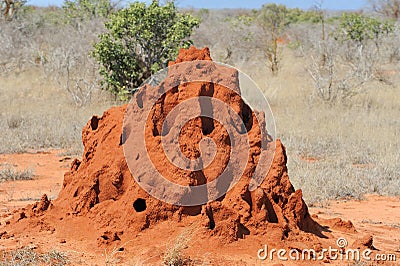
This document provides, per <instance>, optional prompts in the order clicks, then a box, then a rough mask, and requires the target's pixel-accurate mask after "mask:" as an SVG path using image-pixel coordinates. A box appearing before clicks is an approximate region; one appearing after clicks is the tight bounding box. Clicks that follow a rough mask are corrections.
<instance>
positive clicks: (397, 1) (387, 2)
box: [369, 0, 400, 20]
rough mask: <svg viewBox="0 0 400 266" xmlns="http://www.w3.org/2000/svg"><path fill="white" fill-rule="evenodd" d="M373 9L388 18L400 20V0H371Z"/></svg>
mask: <svg viewBox="0 0 400 266" xmlns="http://www.w3.org/2000/svg"><path fill="white" fill-rule="evenodd" d="M369 2H370V4H371V5H372V9H373V10H374V11H375V12H377V13H379V14H382V15H384V16H386V17H388V18H392V19H396V20H398V19H399V18H400V0H369Z"/></svg>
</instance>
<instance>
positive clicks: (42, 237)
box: [0, 150, 400, 265]
mask: <svg viewBox="0 0 400 266" xmlns="http://www.w3.org/2000/svg"><path fill="white" fill-rule="evenodd" d="M62 153H63V151H58V150H51V151H48V152H46V153H42V152H41V153H29V154H3V155H0V162H1V163H6V162H7V163H8V164H13V165H15V166H17V167H18V168H20V169H26V168H27V167H31V168H33V169H34V170H35V178H34V180H33V181H17V182H5V183H0V191H1V192H0V197H1V201H0V210H1V214H2V219H1V224H2V225H3V226H4V224H5V221H6V220H7V219H9V217H10V216H9V215H7V213H8V211H13V210H15V209H17V208H19V207H21V206H25V205H26V204H27V203H33V202H34V201H29V202H27V201H25V200H21V199H24V198H25V197H26V195H31V196H28V197H32V198H36V197H39V195H43V194H47V195H54V196H55V195H57V194H58V192H59V191H60V190H61V187H62V183H63V178H64V173H65V172H66V171H68V170H69V164H70V163H71V161H72V159H69V157H65V156H62V155H61V154H62ZM11 187H12V188H14V191H15V193H14V196H13V197H10V196H9V193H8V192H7V191H9V189H10V188H11ZM371 210H373V211H371ZM309 211H310V213H311V214H312V215H318V218H317V219H316V221H317V222H319V223H320V224H322V225H328V224H330V225H331V227H330V228H331V230H332V233H331V234H332V238H335V237H342V236H344V237H346V239H347V240H348V241H349V243H351V242H352V241H355V240H356V239H359V238H360V237H361V236H367V235H373V238H374V246H375V247H376V248H377V249H379V250H380V251H382V252H383V253H394V254H397V257H400V199H399V198H397V197H383V196H378V195H366V196H365V199H363V200H361V201H359V200H350V201H332V202H331V203H330V205H329V206H328V207H324V208H321V207H318V208H316V207H311V208H309ZM332 218H345V219H348V220H351V221H352V223H353V224H354V227H355V229H356V230H357V232H358V233H346V232H343V231H342V230H337V229H332V228H334V226H333V225H332V223H329V222H326V220H325V219H332ZM193 222H195V221H193ZM172 224H173V223H172ZM3 226H2V227H3ZM76 226H77V227H78V228H82V227H84V226H85V225H84V224H77V225H76ZM71 227H73V226H71ZM71 229H72V228H71ZM64 230H65V231H67V229H66V228H65V229H64ZM184 230H185V227H184V225H183V224H182V225H180V226H179V227H171V223H170V222H163V223H161V224H159V225H157V226H156V227H154V228H152V229H147V230H144V231H143V232H142V233H140V234H138V236H137V238H136V239H135V240H134V241H130V242H127V243H119V244H118V245H117V247H124V250H123V251H120V252H115V254H112V251H113V248H114V246H110V247H109V248H107V249H103V248H98V247H97V245H96V244H94V245H93V242H94V241H96V239H95V238H94V237H91V238H90V237H89V238H88V237H86V236H85V237H83V236H77V234H71V235H69V236H68V235H67V234H66V232H61V231H60V232H58V231H57V230H56V231H55V232H54V233H48V232H46V231H44V232H41V233H35V234H30V233H29V232H27V233H26V234H25V235H23V236H14V237H11V238H9V239H0V248H1V250H10V249H15V248H17V247H24V246H36V247H37V248H38V250H39V251H48V250H51V249H57V250H62V251H65V252H67V254H68V255H69V256H70V259H71V260H72V263H73V264H76V265H79V264H82V265H104V264H105V262H106V257H107V256H106V254H108V257H109V261H110V262H113V261H114V262H115V263H116V264H119V263H129V262H132V263H133V265H136V264H134V263H137V265H141V264H139V263H141V262H142V263H144V264H145V265H147V264H148V265H152V264H155V263H157V262H160V261H161V260H162V258H163V254H164V253H165V251H166V250H167V247H168V246H169V245H170V243H173V241H174V240H175V238H176V236H177V235H179V234H180V233H181V232H183V231H184ZM74 238H75V239H74ZM64 240H65V242H64ZM61 242H64V243H61ZM268 242H269V241H268V236H261V237H252V236H248V237H246V238H245V239H240V240H239V241H236V242H233V243H230V244H222V243H216V242H215V241H209V240H208V239H207V237H205V236H202V235H201V233H194V235H193V236H192V240H191V241H190V242H189V243H188V246H189V247H188V249H185V250H184V253H185V254H187V255H189V256H190V257H191V258H193V259H196V260H197V261H202V262H210V264H205V265H217V263H219V265H269V263H268V261H265V262H261V261H260V260H258V259H257V251H258V249H260V248H262V247H263V245H264V244H265V243H268ZM205 243H207V244H208V246H206V245H205ZM211 263H213V264H211ZM275 263H279V261H275ZM281 263H282V262H281ZM283 263H284V262H283ZM310 264H312V263H310ZM330 264H334V262H331V263H330ZM337 264H338V265H340V263H337ZM284 265H289V264H287V263H284ZM297 265H298V264H297ZM387 265H396V264H395V263H392V264H390V263H387Z"/></svg>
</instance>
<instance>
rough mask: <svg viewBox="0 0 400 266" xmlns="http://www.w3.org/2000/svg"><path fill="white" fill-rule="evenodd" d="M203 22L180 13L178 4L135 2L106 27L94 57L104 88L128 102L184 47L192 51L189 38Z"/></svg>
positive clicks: (97, 44) (155, 0) (96, 45)
mask: <svg viewBox="0 0 400 266" xmlns="http://www.w3.org/2000/svg"><path fill="white" fill-rule="evenodd" d="M199 23H200V20H199V19H197V18H195V17H193V16H191V15H189V14H182V13H179V12H178V10H177V8H176V6H175V4H174V2H168V3H166V4H165V5H160V3H159V1H157V0H153V2H152V3H151V4H150V5H149V6H146V3H143V2H134V3H132V4H131V5H130V6H129V7H128V8H124V9H121V10H119V11H118V12H116V13H114V14H112V15H111V16H110V19H109V21H107V22H106V23H105V26H106V29H107V32H106V33H104V34H101V35H100V36H99V38H100V40H99V42H98V43H96V44H95V45H94V51H93V55H94V57H95V58H96V59H97V61H98V62H99V63H100V74H101V75H102V76H103V79H104V82H103V85H104V88H105V89H107V90H109V91H111V92H112V93H114V94H116V95H118V96H119V97H120V98H121V99H126V98H127V97H128V95H129V93H132V92H134V89H135V88H137V87H138V86H140V85H141V84H142V82H143V81H144V80H146V79H147V78H148V77H150V76H151V74H152V73H154V72H155V71H158V70H159V69H161V68H163V67H165V66H167V64H168V62H169V61H170V60H172V59H173V58H174V57H175V56H176V55H177V53H178V51H179V49H180V48H181V47H189V46H190V45H191V44H192V41H191V40H190V39H188V38H189V36H190V35H191V34H192V31H193V29H194V28H195V27H196V26H198V25H199Z"/></svg>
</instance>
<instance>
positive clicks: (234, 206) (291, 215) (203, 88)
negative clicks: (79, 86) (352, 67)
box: [7, 47, 322, 244]
mask: <svg viewBox="0 0 400 266" xmlns="http://www.w3.org/2000/svg"><path fill="white" fill-rule="evenodd" d="M193 60H211V57H210V52H209V50H208V48H204V49H202V50H197V49H196V48H194V47H191V48H190V49H187V50H185V49H182V50H181V51H180V53H179V56H178V58H177V59H176V61H175V63H180V62H184V61H193ZM171 64H174V63H171ZM220 79H222V80H225V81H226V82H227V83H229V84H231V85H232V87H234V88H237V89H239V82H238V74H237V72H236V71H234V70H227V72H226V73H225V75H223V76H221V77H220ZM153 89H154V88H153ZM146 90H147V92H149V91H151V88H146ZM137 95H139V96H140V97H145V96H146V91H144V90H142V91H139V92H138V93H137ZM201 95H204V96H210V97H215V98H218V99H220V100H222V101H224V102H227V103H229V105H230V106H231V107H232V108H233V109H234V110H236V112H237V113H238V114H239V116H240V117H241V118H242V119H244V120H246V123H245V124H246V129H247V134H248V136H249V139H250V151H249V157H248V158H249V159H248V162H247V166H246V170H245V171H244V173H243V176H242V177H241V178H240V180H239V182H238V183H237V184H236V185H235V186H234V187H233V188H232V189H231V190H229V191H228V193H227V194H226V195H225V196H223V197H220V198H219V199H218V200H215V201H212V202H209V203H207V204H204V205H202V206H195V207H179V206H174V205H170V204H167V203H164V202H162V201H160V200H158V199H156V198H153V197H152V196H150V195H149V194H148V193H147V192H145V191H144V190H143V189H142V188H141V187H140V186H139V184H138V183H137V182H136V181H135V179H134V178H133V177H132V175H131V172H130V170H129V168H128V165H127V162H126V159H125V156H124V150H123V134H122V133H123V122H124V114H125V111H126V109H127V105H124V106H120V107H114V108H111V109H109V110H107V111H105V112H104V114H103V116H101V117H98V116H93V117H92V119H91V120H90V121H89V122H88V123H87V125H86V126H85V127H84V128H83V131H82V141H83V145H84V153H83V155H82V159H81V160H78V159H75V161H74V162H73V163H72V165H71V169H70V171H68V172H67V173H65V177H64V183H63V186H62V190H61V192H60V194H59V196H58V198H57V199H55V200H53V201H49V200H48V199H47V197H46V196H44V197H43V198H42V200H41V201H40V202H38V203H36V204H34V205H31V206H28V207H27V208H25V209H24V210H22V211H19V212H18V213H17V214H16V215H15V217H14V219H13V220H12V221H11V226H12V228H9V230H7V232H13V231H14V232H17V231H18V230H35V228H36V229H37V230H57V226H55V225H54V223H55V221H57V223H58V224H60V223H61V224H63V223H64V225H65V226H73V224H75V225H74V226H76V223H73V221H74V220H76V221H78V220H79V219H81V218H82V217H84V218H85V219H86V220H85V221H88V223H89V225H85V228H90V230H92V231H91V232H87V233H88V234H98V241H99V244H108V243H111V242H113V241H116V240H120V239H124V238H126V239H129V237H134V236H135V235H137V233H139V232H140V231H142V230H145V229H146V228H151V227H152V226H153V225H155V224H157V223H159V222H162V221H165V220H171V221H176V222H177V223H179V222H181V221H182V220H184V219H186V217H188V216H191V217H192V218H193V216H195V217H198V220H199V221H200V223H199V224H200V225H201V226H202V227H204V228H205V229H206V231H207V232H208V233H209V234H210V235H212V236H215V237H220V238H221V239H224V240H225V241H228V242H230V241H235V240H237V239H239V238H243V237H244V235H247V234H254V235H256V234H268V235H271V236H272V235H274V236H276V237H277V240H279V239H281V240H283V239H288V238H289V239H294V238H299V237H300V238H302V239H304V238H305V236H306V238H307V237H308V238H310V237H311V238H312V236H313V235H317V236H320V237H321V236H322V234H321V232H322V228H321V226H319V225H318V224H317V223H316V222H314V221H313V219H312V218H311V217H310V215H309V212H308V208H307V205H306V204H305V202H304V201H303V199H302V191H301V190H295V189H294V188H293V186H292V184H291V183H290V180H289V177H288V172H287V167H286V162H287V158H286V154H285V148H284V146H283V145H282V144H281V142H280V141H279V140H276V141H275V142H271V143H274V145H275V144H276V150H275V154H274V157H273V161H272V166H271V168H270V170H269V172H268V174H267V176H266V177H265V179H264V181H263V182H262V183H261V185H260V186H259V187H258V188H257V189H256V190H254V191H249V189H248V186H249V181H250V177H251V173H252V171H254V168H255V165H256V164H257V162H258V159H259V157H258V155H259V154H260V150H261V149H263V148H264V147H262V146H261V133H260V132H261V130H266V129H265V128H264V127H265V123H263V122H262V121H260V123H258V122H257V121H256V120H255V119H254V118H255V116H254V112H252V111H251V110H250V108H249V107H248V106H247V105H246V104H245V103H244V101H243V100H242V99H241V97H240V95H239V92H238V93H235V92H232V91H231V90H228V89H226V88H224V86H219V85H213V84H210V83H207V82H204V83H202V82H196V83H186V84H183V85H179V86H178V87H177V88H176V89H174V90H171V91H169V92H167V93H166V95H165V97H162V98H161V99H160V100H158V101H157V103H156V105H155V106H154V108H153V110H152V115H151V116H150V117H151V119H149V120H148V121H147V124H146V125H147V127H146V135H145V136H146V143H148V150H149V155H150V158H151V160H152V161H153V162H154V163H155V164H156V165H157V166H159V167H160V172H162V173H163V172H164V173H170V176H167V178H168V179H170V180H172V181H174V182H176V183H182V184H186V185H191V186H195V185H198V184H204V183H207V182H209V181H210V180H212V179H214V178H216V177H217V176H218V175H219V174H220V173H221V171H222V170H223V169H224V168H225V167H226V164H227V161H228V160H229V157H228V155H227V154H229V152H227V151H230V141H229V139H228V138H229V136H228V135H227V134H226V132H225V131H224V130H223V128H222V126H221V125H220V124H219V123H217V122H215V121H212V119H209V118H207V119H205V118H200V117H199V118H195V119H193V120H191V121H189V122H188V123H187V124H186V125H185V126H184V127H183V130H182V131H181V135H180V139H179V143H180V145H181V150H182V151H183V153H184V154H185V155H186V156H187V157H189V158H196V156H198V144H199V142H200V140H201V139H202V138H203V137H204V136H205V135H207V136H208V137H210V138H212V139H213V140H214V141H215V142H216V143H217V156H216V159H215V161H213V163H212V164H211V165H209V166H208V167H207V168H206V169H205V170H204V171H197V172H188V171H183V170H182V171H171V169H169V168H170V167H171V166H168V164H167V163H166V160H167V159H166V158H165V156H164V155H163V154H162V152H160V151H162V150H161V148H160V147H161V144H160V134H159V132H161V129H160V126H161V125H162V122H163V120H164V119H165V117H166V115H167V114H168V112H169V111H170V110H172V109H173V108H174V106H176V105H177V104H178V103H179V102H181V101H183V100H185V99H188V98H190V97H195V96H201ZM139 96H136V97H139ZM210 128H211V130H210ZM157 132H158V133H157ZM165 165H167V166H165ZM144 171H146V169H144ZM171 173H172V174H171ZM28 228H29V229H28Z"/></svg>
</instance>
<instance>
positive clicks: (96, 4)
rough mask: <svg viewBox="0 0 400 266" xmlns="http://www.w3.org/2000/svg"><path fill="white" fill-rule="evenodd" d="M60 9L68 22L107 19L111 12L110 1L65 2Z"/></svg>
mask: <svg viewBox="0 0 400 266" xmlns="http://www.w3.org/2000/svg"><path fill="white" fill-rule="evenodd" d="M62 7H63V10H64V12H65V15H66V17H67V19H68V20H69V21H75V20H79V21H83V20H85V19H93V18H98V17H108V15H109V14H110V13H111V12H112V10H113V5H112V3H111V1H110V0H65V1H64V3H63V6H62Z"/></svg>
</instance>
